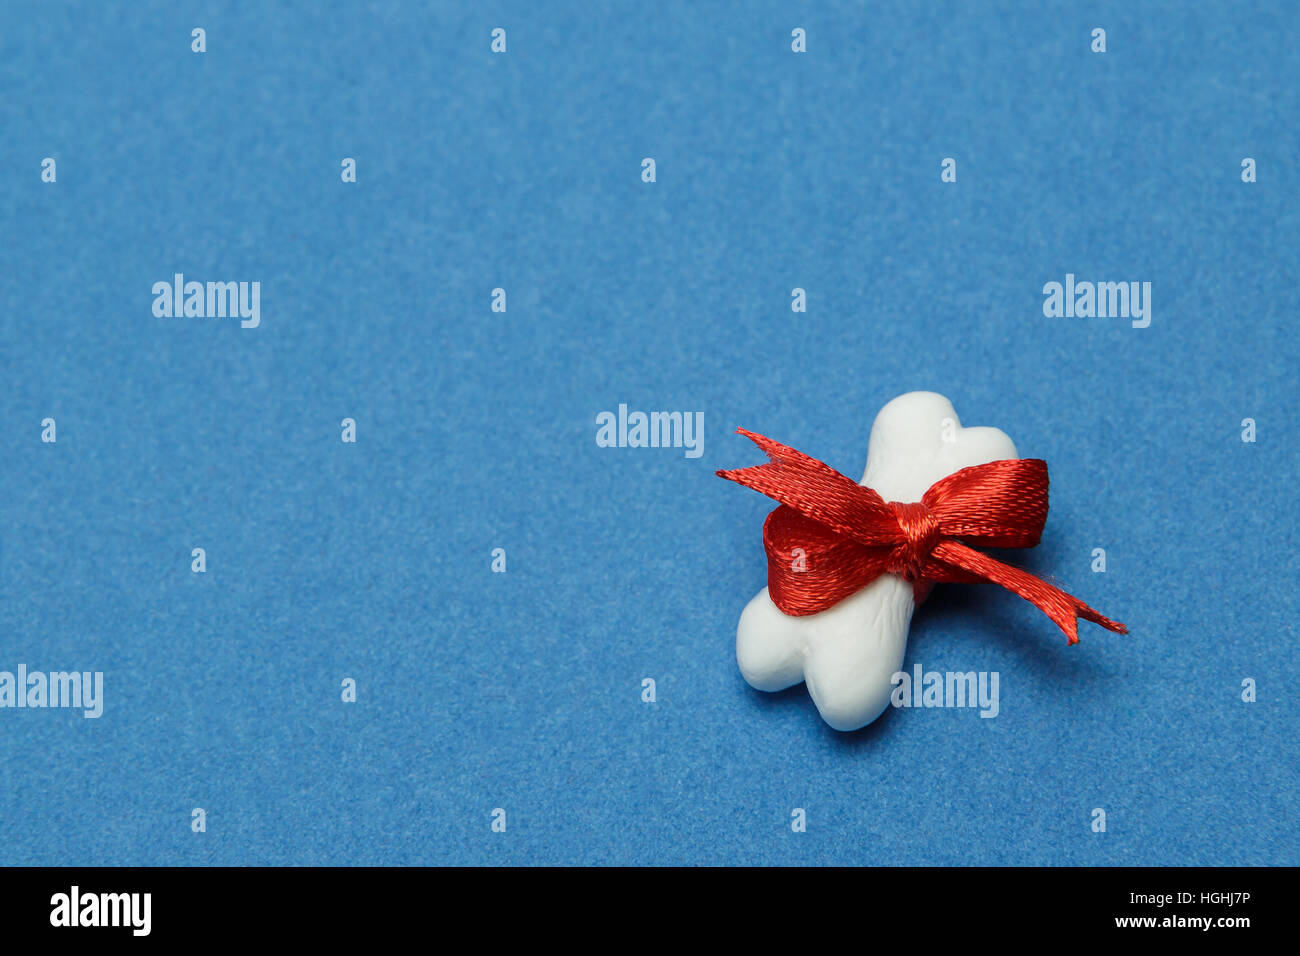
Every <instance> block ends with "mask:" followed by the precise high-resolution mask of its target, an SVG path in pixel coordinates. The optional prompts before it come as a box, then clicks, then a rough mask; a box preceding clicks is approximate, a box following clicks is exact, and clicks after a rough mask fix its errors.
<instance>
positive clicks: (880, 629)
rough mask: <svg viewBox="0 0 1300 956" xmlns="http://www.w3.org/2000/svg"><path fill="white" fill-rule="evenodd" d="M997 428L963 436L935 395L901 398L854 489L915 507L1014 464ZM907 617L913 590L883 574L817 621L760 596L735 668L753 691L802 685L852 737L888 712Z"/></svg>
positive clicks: (739, 636)
mask: <svg viewBox="0 0 1300 956" xmlns="http://www.w3.org/2000/svg"><path fill="white" fill-rule="evenodd" d="M1016 457H1018V456H1017V455H1016V446H1015V445H1014V444H1012V442H1011V439H1010V438H1008V437H1007V436H1006V435H1005V434H1004V433H1003V432H1001V431H1000V430H998V429H996V428H983V427H979V428H962V427H961V421H960V420H959V419H958V418H957V413H956V411H954V410H953V407H952V403H951V402H950V401H948V399H946V398H944V397H943V396H942V395H939V394H936V393H935V392H909V393H907V394H906V395H900V396H899V397H898V398H896V399H894V400H893V401H892V402H890V403H889V404H888V405H886V406H885V407H884V408H882V409H881V410H880V414H879V415H877V416H876V420H875V423H874V424H873V425H872V426H871V438H870V441H869V443H868V447H867V469H866V472H865V473H864V474H863V476H862V481H860V482H859V484H862V485H866V486H867V487H868V488H872V489H874V490H875V491H876V492H877V493H878V494H879V495H880V496H881V497H882V498H884V499H885V500H886V501H904V502H916V501H920V500H921V496H922V495H924V494H925V492H926V490H927V489H928V488H929V487H930V486H931V485H932V484H934V483H935V482H936V481H938V480H939V479H940V478H944V477H946V476H948V475H950V474H952V473H953V472H955V471H960V470H961V469H963V468H968V467H970V466H972V465H983V464H986V463H987V462H990V461H1001V460H1004V459H1009V458H1016ZM915 609H916V604H915V599H914V595H913V591H912V585H911V584H910V583H908V582H907V581H905V580H903V578H901V577H899V576H898V575H896V574H882V575H881V576H880V577H878V578H876V579H875V580H874V581H872V582H871V583H870V584H868V585H867V586H866V587H864V588H862V589H861V590H859V591H857V592H855V593H853V594H852V595H850V596H849V597H847V598H845V599H844V600H843V601H840V602H839V603H838V604H836V605H834V606H833V607H830V608H828V609H827V610H825V611H821V612H819V613H817V614H809V615H806V616H803V617H793V616H790V615H787V614H783V613H782V612H781V611H780V610H778V609H777V606H776V605H775V604H773V603H772V599H771V598H770V597H768V593H767V588H763V590H762V591H760V592H758V594H756V595H755V596H754V599H753V600H752V601H750V602H749V604H748V605H747V606H746V607H745V610H744V611H743V612H742V613H741V615H740V625H739V626H738V628H737V629H736V661H737V663H739V665H740V672H741V673H742V674H743V675H744V676H745V680H747V681H748V682H749V683H750V684H751V685H752V686H753V687H755V688H756V689H758V690H765V691H778V690H784V689H785V688H787V687H793V686H794V685H795V684H797V683H799V682H800V681H805V682H806V683H807V685H808V693H809V694H810V695H811V696H812V699H813V702H814V703H815V704H816V705H817V710H818V711H820V712H821V715H822V718H823V719H824V720H825V721H826V723H828V724H830V725H831V726H832V727H834V728H835V729H836V730H857V729H858V728H859V727H864V726H866V725H867V724H869V723H871V722H872V721H873V720H875V719H876V718H877V717H879V716H880V715H881V714H882V713H883V712H884V710H885V708H886V707H887V706H889V695H890V692H891V691H892V689H893V676H894V674H895V673H897V672H898V671H899V670H900V669H901V668H902V664H903V654H904V652H905V651H906V650H907V630H908V626H909V625H910V624H911V621H912V612H913V611H914V610H915Z"/></svg>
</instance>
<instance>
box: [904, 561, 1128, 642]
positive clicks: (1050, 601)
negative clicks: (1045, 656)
mask: <svg viewBox="0 0 1300 956" xmlns="http://www.w3.org/2000/svg"><path fill="white" fill-rule="evenodd" d="M931 554H932V557H933V558H934V559H935V560H938V561H942V562H943V563H944V564H948V565H951V566H953V567H955V568H958V569H960V570H962V571H966V572H969V573H971V574H974V575H976V576H977V577H979V578H981V579H982V580H985V581H990V582H992V583H993V584H997V585H1000V586H1001V587H1004V588H1006V589H1007V590H1008V591H1010V592H1012V593H1013V594H1017V595H1019V596H1020V597H1022V598H1024V599H1025V600H1026V601H1028V602H1029V603H1030V604H1032V605H1034V607H1036V608H1038V609H1039V610H1040V611H1042V612H1043V613H1044V614H1046V615H1047V616H1048V617H1050V618H1051V619H1052V621H1053V623H1055V624H1056V626H1057V627H1059V628H1060V629H1061V630H1062V632H1064V634H1065V637H1066V641H1067V642H1068V643H1070V644H1077V643H1079V618H1083V619H1084V620H1085V621H1092V622H1093V623H1094V624H1100V625H1101V626H1102V627H1104V628H1106V630H1108V631H1114V632H1116V633H1117V634H1127V633H1128V628H1127V627H1126V626H1124V625H1123V624H1121V623H1119V622H1118V621H1112V620H1111V619H1110V618H1108V617H1105V616H1103V615H1102V614H1100V613H1099V612H1098V611H1095V610H1094V609H1093V608H1091V607H1089V606H1088V605H1086V604H1084V603H1083V602H1082V601H1080V600H1079V599H1078V598H1076V597H1074V596H1073V595H1070V594H1067V593H1066V592H1064V591H1062V590H1061V589H1060V588H1057V587H1053V586H1052V585H1050V584H1048V583H1047V582H1046V581H1044V580H1043V579H1042V578H1037V577H1034V575H1032V574H1030V573H1029V572H1028V571H1022V570H1021V569H1020V568H1014V567H1012V566H1011V565H1009V564H1003V563H1002V562H1001V561H998V560H996V559H994V558H991V557H989V556H988V555H987V554H984V553H983V552H981V551H976V550H975V549H974V548H969V547H967V546H966V545H964V544H961V543H960V542H957V541H951V540H948V541H941V542H939V544H937V545H935V548H934V550H933V551H932V552H931ZM928 576H929V575H927V577H928Z"/></svg>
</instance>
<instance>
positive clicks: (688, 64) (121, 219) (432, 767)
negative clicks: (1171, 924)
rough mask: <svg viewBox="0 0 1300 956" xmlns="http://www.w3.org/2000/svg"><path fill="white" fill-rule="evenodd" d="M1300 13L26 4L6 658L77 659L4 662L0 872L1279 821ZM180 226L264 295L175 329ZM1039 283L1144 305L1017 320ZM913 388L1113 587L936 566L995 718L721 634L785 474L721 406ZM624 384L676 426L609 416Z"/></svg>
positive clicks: (1027, 562) (985, 840)
mask: <svg viewBox="0 0 1300 956" xmlns="http://www.w3.org/2000/svg"><path fill="white" fill-rule="evenodd" d="M1298 23H1300V16H1298V15H1297V12H1296V7H1295V5H1294V4H1246V5H1240V4H1230V3H1223V4H1196V5H1186V4H1177V3H1171V4H1143V5H1134V4H1132V3H1102V4H1088V5H1087V8H1086V9H1085V8H1084V6H1083V5H1077V6H1071V5H1061V4H1039V3H1015V4H1005V3H998V4H984V3H981V4H955V3H953V4H947V3H945V4H918V3H914V2H899V3H886V4H871V5H869V9H864V5H862V4H858V3H824V4H817V5H805V4H795V3H788V2H787V3H754V2H749V3H744V4H740V3H737V4H729V5H725V6H724V5H714V4H688V3H682V2H655V3H630V2H628V3H625V2H618V3H612V4H607V5H606V4H587V3H564V4H560V3H546V4H536V3H524V2H520V3H483V4H468V3H467V4H463V5H452V4H425V3H404V4H396V3H370V4H360V3H358V4H350V5H339V6H334V7H331V8H328V9H326V6H325V5H323V4H316V3H296V4H276V5H274V6H272V5H271V4H258V3H248V4H179V3H178V4H173V3H133V4H123V5H119V6H113V7H110V6H109V5H98V4H83V5H76V6H64V5H60V4H54V3H41V4H31V5H22V4H6V5H5V6H4V8H3V12H2V13H0V80H2V82H3V89H4V96H3V98H2V101H0V117H3V124H2V126H0V128H2V129H3V134H4V135H3V147H2V148H0V214H2V215H3V223H4V226H5V236H6V240H5V242H4V243H3V250H2V251H0V305H2V306H3V311H2V314H0V330H2V331H0V358H2V360H3V365H2V368H3V387H2V388H0V455H2V456H3V457H2V459H0V517H2V518H3V523H2V524H0V589H2V590H0V602H2V604H0V669H5V670H11V671H12V670H14V669H15V668H16V667H17V665H18V664H20V663H25V664H26V665H27V666H28V667H29V668H31V669H33V670H37V669H39V670H62V669H78V670H102V671H104V672H105V698H106V702H105V711H104V715H103V717H102V718H101V719H99V720H86V719H84V718H82V717H81V716H80V713H79V712H75V713H74V712H71V711H64V710H44V711H41V710H4V711H0V766H2V767H3V771H2V772H0V862H3V863H7V864H216V863H222V864H231V863H234V864H323V863H358V864H375V863H380V864H416V863H476V864H493V863H602V864H622V863H762V864H766V863H787V864H793V863H869V864H936V863H939V864H945V863H977V864H994V863H1014V864H1261V863H1271V864H1281V863H1285V864H1296V863H1300V853H1298V852H1297V850H1298V848H1300V842H1298V840H1297V836H1296V787H1297V776H1298V775H1297V765H1296V750H1295V741H1296V730H1297V721H1296V717H1297V708H1296V687H1297V679H1298V678H1300V674H1298V673H1297V671H1298V670H1300V667H1298V665H1297V663H1296V654H1295V626H1294V624H1293V623H1292V622H1293V620H1294V617H1295V612H1296V607H1295V598H1294V586H1295V580H1296V571H1297V568H1296V559H1295V548H1296V500H1295V485H1294V482H1295V475H1296V473H1297V464H1298V462H1297V441H1296V435H1295V413H1296V404H1297V398H1300V396H1298V395H1297V389H1296V386H1295V370H1296V360H1297V357H1298V353H1300V347H1298V346H1297V342H1296V333H1295V321H1296V292H1297V268H1296V265H1297V262H1296V249H1297V239H1298V238H1300V235H1298V230H1300V218H1298V217H1297V199H1296V197H1297V195H1300V193H1298V191H1297V187H1298V185H1300V183H1298V182H1297V180H1298V178H1300V176H1298V172H1297V168H1296V161H1297V157H1300V137H1298V136H1297V125H1296V117H1297V115H1300V102H1298V100H1300V95H1298V93H1297V90H1300V84H1297V82H1296V76H1297V65H1298V56H1297V49H1300V27H1298ZM195 26H202V27H204V28H205V29H206V30H207V44H208V52H207V53H205V54H203V55H196V54H194V53H192V52H191V51H190V30H191V29H192V28H193V27H195ZM497 26H501V27H504V28H506V29H507V31H508V52H507V53H506V54H505V55H493V54H492V53H491V52H490V50H489V41H490V37H489V34H490V31H491V29H492V28H493V27H497ZM797 26H801V27H803V28H805V29H806V30H807V34H808V47H809V50H808V52H807V53H806V54H804V55H795V54H793V53H792V52H791V51H790V31H791V30H792V29H793V28H794V27H797ZM1095 26H1102V27H1104V28H1105V29H1106V30H1107V44H1108V51H1107V52H1106V53H1105V54H1104V55H1099V54H1093V53H1092V52H1090V49H1089V47H1090V33H1091V30H1092V28H1093V27H1095ZM46 156H52V157H54V158H56V160H57V162H58V181H57V183H55V184H52V185H50V184H44V183H42V182H41V181H40V161H41V159H42V158H43V157H46ZM345 156H350V157H355V158H356V160H357V165H358V180H359V181H358V182H357V183H356V184H344V183H342V182H341V181H340V176H339V172H340V161H341V159H342V158H343V157H345ZM646 156H651V157H654V158H655V159H656V161H657V164H658V181H657V182H656V183H653V184H646V183H643V182H642V181H641V177H640V173H641V160H642V158H643V157H646ZM947 156H951V157H954V158H956V160H957V162H958V181H957V182H956V183H955V184H944V183H941V182H940V176H939V173H940V162H941V160H942V159H943V158H944V157H947ZM1246 156H1250V157H1254V158H1255V159H1256V160H1257V162H1258V168H1259V173H1258V176H1259V181H1258V182H1257V183H1255V184H1245V183H1243V182H1241V178H1240V172H1241V170H1240V163H1241V159H1242V158H1243V157H1246ZM174 272H183V273H185V275H186V276H187V278H190V279H198V280H200V281H205V280H245V281H251V280H258V281H260V282H261V283H262V300H261V309H262V324H261V327H260V328H257V329H250V330H245V329H241V328H240V327H239V325H238V323H237V322H235V321H233V320H202V319H193V318H191V319H176V318H171V319H159V318H155V317H154V316H153V314H152V309H151V306H152V300H153V297H152V293H151V287H152V284H153V283H154V282H156V281H159V280H162V281H170V279H171V276H172V274H173V273H174ZM1067 272H1073V273H1075V274H1076V275H1077V276H1078V277H1079V279H1081V280H1083V279H1092V280H1140V281H1150V282H1151V283H1152V284H1153V312H1152V323H1151V326H1150V328H1147V329H1133V328H1131V327H1130V325H1129V323H1128V322H1127V321H1125V320H1123V319H1096V318H1093V319H1081V318H1073V319H1065V318H1058V319H1049V318H1045V317H1044V316H1043V314H1042V303H1043V295H1042V291H1041V290H1042V286H1043V284H1044V283H1045V282H1048V281H1053V280H1055V281H1063V280H1064V277H1065V274H1066V273H1067ZM497 286H502V287H505V288H506V289H507V292H508V309H509V311H508V312H507V313H506V314H504V315H502V314H494V313H493V312H491V310H490V295H491V290H492V289H493V288H494V287H497ZM794 287H802V288H805V289H807V291H808V311H807V313H806V314H795V313H792V312H791V309H790V290H791V289H792V288H794ZM918 388H925V389H933V390H936V391H941V392H943V393H944V394H946V395H948V396H949V397H950V398H951V399H952V400H953V402H954V404H955V405H956V407H957V410H958V412H959V414H960V415H961V416H962V417H963V421H964V422H965V424H968V425H969V424H989V425H996V426H998V427H1000V428H1002V429H1004V430H1005V431H1006V432H1007V433H1008V434H1009V435H1010V436H1011V437H1012V438H1013V440H1014V441H1015V442H1016V443H1017V446H1018V448H1019V450H1020V453H1021V454H1022V455H1023V456H1026V457H1041V458H1044V459H1047V460H1048V462H1049V463H1050V466H1051V474H1052V508H1051V514H1050V516H1049V519H1048V524H1047V529H1046V533H1045V536H1044V540H1043V543H1042V545H1041V546H1040V547H1039V548H1037V549H1035V550H1034V551H1029V552H1022V553H1018V554H1017V555H1016V556H1015V559H1016V560H1017V561H1019V562H1021V563H1022V564H1023V565H1024V566H1026V567H1028V568H1030V569H1033V570H1035V571H1036V572H1039V573H1042V574H1044V575H1050V576H1051V577H1052V579H1053V580H1055V581H1057V582H1058V583H1060V584H1061V585H1062V586H1064V587H1066V588H1067V589H1069V590H1071V591H1072V592H1073V593H1075V594H1077V595H1078V596H1079V597H1081V598H1082V599H1084V600H1085V601H1087V602H1089V603H1090V604H1092V605H1094V606H1095V607H1097V608H1098V609H1099V610H1101V611H1102V612H1103V613H1106V614H1108V615H1111V616H1113V617H1116V618H1118V619H1120V620H1123V621H1125V622H1126V623H1127V624H1128V625H1129V626H1130V627H1131V629H1132V634H1131V635H1129V636H1127V637H1123V636H1118V635H1112V634H1109V633H1107V632H1105V631H1102V630H1100V629H1098V628H1096V627H1094V626H1091V625H1084V626H1083V630H1082V643H1081V644H1080V645H1078V646H1075V647H1067V646H1066V645H1065V642H1064V640H1063V638H1062V636H1061V635H1060V633H1059V632H1058V631H1057V630H1056V629H1055V628H1054V626H1053V625H1052V624H1051V622H1050V621H1048V620H1047V618H1046V617H1044V616H1043V615H1042V614H1040V613H1039V612H1038V611H1036V610H1035V609H1034V608H1033V607H1031V606H1030V605H1029V604H1027V603H1025V602H1023V601H1020V600H1018V599H1016V598H1015V597H1013V596H1011V595H1009V594H1007V593H1005V592H1003V591H1001V590H1000V589H998V588H996V587H992V586H973V585H971V586H964V585H946V586H942V587H940V588H939V589H938V590H937V591H936V592H935V594H934V596H933V597H932V599H931V600H930V602H928V603H927V604H926V605H925V607H924V608H923V609H922V610H921V611H920V612H919V613H918V615H917V617H916V619H915V622H914V624H913V628H912V638H911V641H910V644H909V648H908V654H907V661H906V666H907V667H908V668H909V669H910V668H911V667H912V666H913V665H914V664H916V663H920V664H922V665H923V666H924V667H925V668H926V669H928V670H941V671H942V670H961V671H966V670H988V671H998V672H999V673H1000V674H1001V713H1000V715H999V716H998V717H997V718H996V719H993V720H982V719H980V718H979V717H978V716H977V714H976V712H975V711H974V710H957V709H951V710H901V711H896V712H893V711H891V712H889V713H886V714H885V715H884V716H883V717H882V718H881V719H880V720H879V721H877V722H876V723H875V724H874V725H872V726H870V727H869V728H867V729H866V730H864V731H861V732H858V733H854V734H848V735H842V734H838V733H836V732H834V731H832V730H830V729H829V728H828V727H826V726H825V725H824V724H823V723H822V721H821V720H820V718H819V717H818V715H817V712H816V710H815V708H814V707H813V705H812V703H811V702H810V700H809V698H808V696H807V693H806V691H805V690H804V689H803V687H802V686H800V687H797V688H794V689H791V690H789V691H786V692H784V693H780V694H776V695H767V694H762V693H759V692H757V691H754V690H752V689H750V688H749V687H748V686H747V685H746V684H745V683H744V681H743V680H742V678H741V677H740V674H739V672H738V670H737V668H736V664H735V659H734V634H735V624H736V619H737V616H738V615H739V613H740V611H741V609H742V608H743V606H744V604H745V602H746V601H748V600H749V598H750V597H751V596H752V595H753V594H754V593H755V592H756V591H757V590H758V589H759V588H760V587H761V586H762V585H763V583H764V575H765V563H764V557H763V553H762V547H761V525H762V521H763V517H764V515H765V514H766V513H767V511H768V510H769V509H770V507H771V503H770V502H769V501H768V500H767V499H765V498H762V497H761V496H759V495H757V494H755V493H753V492H749V491H746V490H744V489H741V488H738V487H737V486H735V485H732V484H729V483H726V482H723V481H720V480H718V479H717V478H715V477H714V476H713V471H714V469H716V468H725V467H737V466H741V465H748V464H756V463H758V462H759V461H760V460H761V456H759V455H758V453H757V452H756V450H755V449H754V448H753V447H752V446H751V445H750V444H749V443H748V442H747V441H745V440H744V439H743V438H740V437H738V436H735V435H733V434H731V432H732V430H733V429H734V428H735V427H736V426H738V425H743V426H745V427H748V428H751V429H754V430H756V431H760V432H762V433H764V434H767V435H770V436H772V437H774V438H777V439H778V440H781V441H784V442H788V443H790V444H793V445H794V446H795V447H797V448H800V449H801V450H803V451H806V452H808V453H809V454H812V455H815V456H817V457H819V458H822V459H823V460H825V461H827V462H828V463H830V464H831V465H833V466H835V467H837V468H839V469H840V470H841V471H845V472H847V473H849V474H850V475H853V476H854V477H857V476H859V475H860V473H861V468H862V463H863V459H864V457H865V453H866V444H867V441H866V440H867V434H868V429H869V427H870V424H871V420H872V418H873V417H874V415H875V413H876V411H877V410H878V409H879V407H880V406H881V405H883V404H884V403H885V402H886V401H888V400H889V399H890V398H892V397H894V396H895V395H897V394H899V393H901V392H904V391H909V390H912V389H918ZM620 402H623V403H627V404H628V405H629V406H630V407H631V408H633V409H641V410H646V411H650V410H659V409H664V410H683V411H696V410H699V411H703V412H704V416H705V436H704V438H705V443H704V454H703V457H701V458H699V459H694V460H692V459H687V458H685V457H684V456H683V454H682V452H681V450H675V449H644V450H633V449H606V448H598V447H597V446H596V444H595V440H594V439H595V431H596V427H595V416H596V415H597V414H598V413H599V412H601V411H604V410H615V409H617V406H618V404H619V403H620ZM46 416H50V417H53V418H55V419H56V420H57V423H58V442H57V444H43V443H42V442H41V441H40V421H41V419H42V418H44V417H46ZM344 417H353V418H355V419H356V421H357V423H358V441H357V443H356V444H355V445H348V444H344V443H342V442H341V441H340V440H339V439H340V428H339V423H340V421H341V420H342V419H343V418H344ZM1246 417H1250V418H1253V419H1255V420H1256V422H1257V423H1258V441H1257V442H1256V443H1254V444H1246V443H1243V441H1242V440H1241V421H1242V419H1243V418H1246ZM194 547H203V548H205V549H206V551H207V559H208V572H207V573H206V574H193V573H191V571H190V550H191V548H194ZM496 547H502V548H505V549H506V552H507V555H508V562H509V563H508V569H509V570H508V572H507V573H506V574H504V575H503V574H493V573H490V570H489V566H490V560H491V558H490V552H491V549H493V548H496ZM1095 547H1104V548H1105V549H1106V550H1107V554H1108V570H1107V572H1106V573H1105V574H1094V573H1092V572H1091V571H1090V568H1089V564H1090V561H1091V552H1092V549H1093V548H1095ZM345 677H353V678H355V679H356V680H357V682H358V685H359V701H358V702H357V703H356V704H351V705H345V704H343V703H341V701H340V682H341V681H342V679H343V678H345ZM644 677H653V678H655V679H656V681H657V682H658V694H659V699H658V702H657V703H655V704H653V705H650V704H645V703H642V702H641V700H640V690H641V680H642V678H644ZM1245 677H1252V678H1254V679H1255V680H1256V681H1257V682H1258V685H1259V691H1258V693H1259V700H1258V702H1256V703H1254V704H1245V703H1243V702H1242V701H1241V699H1240V694H1241V681H1242V680H1243V678H1245ZM194 807H203V808H204V809H205V810H206V811H207V814H208V832H207V833H205V834H194V833H192V832H191V829H190V812H191V809H192V808H194ZM494 807H503V808H506V809H507V812H508V822H509V829H508V831H507V832H506V833H504V834H497V833H492V832H491V831H490V828H489V824H490V816H489V815H490V813H491V811H492V809H493V808H494ZM794 807H803V808H805V809H806V811H807V815H808V831H807V832H806V833H803V834H797V833H793V832H791V828H790V819H791V816H790V814H791V810H792V808H794ZM1094 807H1102V808H1104V809H1106V811H1107V814H1108V819H1107V824H1108V826H1107V832H1106V833H1104V834H1095V833H1093V832H1092V831H1091V829H1090V823H1091V811H1092V809H1093V808H1094Z"/></svg>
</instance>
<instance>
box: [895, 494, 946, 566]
mask: <svg viewBox="0 0 1300 956" xmlns="http://www.w3.org/2000/svg"><path fill="white" fill-rule="evenodd" d="M889 510H890V511H891V512H893V515H894V517H895V519H897V521H898V530H899V531H900V532H901V533H902V535H903V541H902V543H901V544H899V545H898V546H897V547H895V548H894V552H893V554H892V555H891V556H890V561H889V570H890V571H891V572H892V573H894V574H897V575H899V576H900V577H902V578H903V580H905V581H909V582H912V583H916V582H917V581H920V580H922V578H923V575H924V572H925V564H926V561H927V560H928V559H929V557H930V552H931V551H933V550H934V546H935V545H936V544H938V542H939V536H940V532H941V529H940V527H939V522H938V521H937V520H936V519H935V517H934V515H933V514H931V513H930V509H929V508H928V507H926V505H925V502H923V501H918V502H915V503H914V504H913V503H908V502H905V501H891V502H889Z"/></svg>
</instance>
